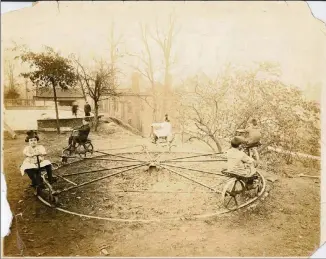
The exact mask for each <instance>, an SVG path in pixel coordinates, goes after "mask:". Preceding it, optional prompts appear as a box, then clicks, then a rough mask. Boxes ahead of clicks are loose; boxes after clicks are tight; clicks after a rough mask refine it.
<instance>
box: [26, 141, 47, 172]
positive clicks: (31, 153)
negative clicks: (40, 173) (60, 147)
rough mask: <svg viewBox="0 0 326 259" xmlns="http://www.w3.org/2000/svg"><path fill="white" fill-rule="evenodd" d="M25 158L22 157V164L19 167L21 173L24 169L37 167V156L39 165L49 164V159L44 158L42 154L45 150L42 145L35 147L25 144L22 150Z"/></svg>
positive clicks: (44, 153)
mask: <svg viewBox="0 0 326 259" xmlns="http://www.w3.org/2000/svg"><path fill="white" fill-rule="evenodd" d="M23 153H24V155H25V156H26V158H25V159H24V162H23V164H22V165H21V167H20V173H21V175H24V174H25V170H26V169H35V168H38V165H37V157H36V156H35V155H40V156H39V161H40V167H44V166H47V165H51V162H50V161H49V160H44V155H46V150H45V148H44V147H43V146H42V145H37V146H36V147H31V146H26V147H25V148H24V151H23Z"/></svg>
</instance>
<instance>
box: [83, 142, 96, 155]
mask: <svg viewBox="0 0 326 259" xmlns="http://www.w3.org/2000/svg"><path fill="white" fill-rule="evenodd" d="M84 149H85V151H86V152H85V155H84V156H85V157H91V156H92V155H93V152H94V147H93V144H92V143H91V142H86V143H85V144H84Z"/></svg>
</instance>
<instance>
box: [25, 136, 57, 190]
mask: <svg viewBox="0 0 326 259" xmlns="http://www.w3.org/2000/svg"><path fill="white" fill-rule="evenodd" d="M38 141H39V137H38V135H37V133H36V132H34V131H28V132H27V137H26V139H25V142H28V143H29V145H28V146H26V147H25V148H24V151H23V153H24V155H25V156H26V158H25V159H24V162H23V164H22V165H21V167H20V172H21V174H22V176H23V175H24V174H25V173H26V174H27V175H28V176H29V178H30V179H31V181H32V185H31V186H32V187H34V188H37V187H40V186H41V183H42V178H41V173H40V171H39V170H38V163H39V164H40V168H41V169H45V170H46V172H47V176H48V180H49V183H50V184H51V183H53V182H54V179H53V177H52V165H51V162H50V161H49V160H44V156H45V155H46V154H47V153H46V150H45V148H44V147H43V146H42V145H38V143H37V142H38ZM37 156H38V157H37Z"/></svg>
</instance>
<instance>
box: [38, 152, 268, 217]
mask: <svg viewBox="0 0 326 259" xmlns="http://www.w3.org/2000/svg"><path fill="white" fill-rule="evenodd" d="M94 152H95V153H100V154H101V153H102V154H101V155H98V156H93V157H94V158H100V157H104V156H107V154H105V152H100V151H95V150H94ZM150 153H151V152H148V151H146V152H144V151H137V152H123V153H112V154H110V155H114V156H119V155H127V154H150ZM153 153H160V152H153ZM162 153H165V152H162ZM168 153H173V154H178V153H180V154H182V153H188V154H189V153H191V154H193V155H194V157H196V156H198V157H200V156H203V155H208V154H206V153H198V152H171V151H170V152H168ZM214 154H217V153H211V154H210V155H214ZM182 158H186V157H182ZM83 160H85V158H81V159H79V160H77V161H73V162H71V163H66V164H61V165H58V164H56V166H55V168H54V171H57V170H58V169H60V168H62V167H66V166H68V165H71V164H74V163H78V162H81V161H83ZM257 174H258V175H259V176H260V179H261V188H260V190H259V192H258V193H257V196H256V197H253V198H251V199H249V200H247V201H246V202H245V203H243V204H241V205H239V206H237V207H234V208H231V209H226V208H224V209H222V210H219V211H217V212H213V213H206V214H201V215H193V216H184V217H183V216H181V217H180V216H178V217H168V218H151V219H124V218H113V217H101V216H95V215H87V214H83V213H79V212H74V211H70V210H67V209H64V208H60V207H58V206H57V205H53V204H51V203H50V202H48V201H46V200H45V199H43V198H42V197H41V196H38V199H39V200H40V201H41V202H42V203H43V204H45V205H46V206H48V207H51V208H53V209H56V210H58V211H61V212H63V213H67V214H70V215H75V216H79V217H83V218H88V219H97V220H105V221H112V222H126V223H135V222H138V223H150V222H163V221H177V220H195V219H205V218H209V217H217V216H221V215H225V214H228V213H231V212H234V211H236V210H240V209H252V208H254V207H255V206H256V205H257V202H258V201H259V200H263V199H264V198H265V197H266V196H267V195H268V193H266V180H265V178H264V177H263V175H262V174H261V173H259V172H257ZM232 179H233V178H231V179H230V181H231V180H232ZM206 187H207V186H206ZM224 189H225V188H224ZM223 192H224V190H223ZM223 192H222V194H223ZM56 201H57V199H56Z"/></svg>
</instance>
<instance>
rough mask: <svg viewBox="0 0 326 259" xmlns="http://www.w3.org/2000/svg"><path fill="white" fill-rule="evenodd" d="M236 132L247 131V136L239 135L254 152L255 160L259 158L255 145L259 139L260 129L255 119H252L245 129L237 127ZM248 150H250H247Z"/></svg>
mask: <svg viewBox="0 0 326 259" xmlns="http://www.w3.org/2000/svg"><path fill="white" fill-rule="evenodd" d="M237 132H245V133H247V134H248V135H247V137H239V138H240V139H241V141H242V142H243V143H244V144H246V146H247V147H248V148H251V149H252V150H253V152H254V154H255V157H256V160H257V161H258V160H259V154H258V151H257V148H256V147H255V146H256V145H257V144H258V143H259V142H260V139H261V130H260V128H259V126H258V123H257V120H256V119H252V120H251V122H250V124H249V127H248V128H246V129H239V130H237ZM249 152H250V150H249Z"/></svg>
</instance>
